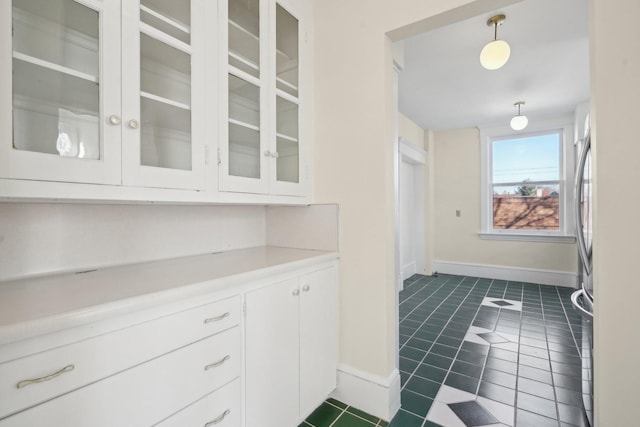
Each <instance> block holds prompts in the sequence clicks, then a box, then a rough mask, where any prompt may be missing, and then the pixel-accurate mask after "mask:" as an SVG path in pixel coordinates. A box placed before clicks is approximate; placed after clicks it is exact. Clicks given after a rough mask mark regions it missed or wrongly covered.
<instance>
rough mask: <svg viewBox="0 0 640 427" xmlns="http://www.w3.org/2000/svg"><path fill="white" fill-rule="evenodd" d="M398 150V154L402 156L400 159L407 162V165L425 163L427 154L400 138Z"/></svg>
mask: <svg viewBox="0 0 640 427" xmlns="http://www.w3.org/2000/svg"><path fill="white" fill-rule="evenodd" d="M399 140H400V141H399V142H400V144H399V148H400V154H401V155H402V159H403V160H405V161H407V163H413V164H419V165H424V164H425V163H426V158H427V152H426V151H424V150H423V149H421V148H419V147H416V146H415V145H413V144H412V143H411V142H409V140H407V139H405V138H403V137H400V138H399Z"/></svg>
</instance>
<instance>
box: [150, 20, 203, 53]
mask: <svg viewBox="0 0 640 427" xmlns="http://www.w3.org/2000/svg"><path fill="white" fill-rule="evenodd" d="M140 32H141V33H142V34H145V35H147V36H149V37H151V38H152V39H155V40H157V41H159V42H162V43H164V44H167V45H169V46H171V47H173V48H176V49H178V50H180V51H182V52H184V53H186V54H188V55H191V54H192V51H193V49H192V48H191V46H190V45H189V44H187V43H185V42H183V41H182V40H180V39H177V38H176V37H174V36H172V35H169V34H167V33H165V32H164V31H162V30H159V29H157V28H155V27H152V26H151V25H149V24H146V23H144V22H141V23H140Z"/></svg>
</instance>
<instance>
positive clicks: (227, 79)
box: [219, 0, 302, 195]
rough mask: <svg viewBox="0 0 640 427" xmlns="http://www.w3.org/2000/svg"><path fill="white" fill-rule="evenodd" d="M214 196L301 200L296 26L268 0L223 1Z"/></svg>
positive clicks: (298, 50)
mask: <svg viewBox="0 0 640 427" xmlns="http://www.w3.org/2000/svg"><path fill="white" fill-rule="evenodd" d="M221 4H223V5H224V6H223V7H224V8H226V9H227V10H226V13H224V12H225V11H223V13H221V16H223V17H226V22H220V24H219V25H221V26H222V25H226V26H227V34H226V36H227V37H226V40H223V43H224V45H225V46H224V48H225V49H223V50H226V55H227V57H226V58H224V59H223V60H224V61H225V63H226V64H227V72H226V73H224V74H225V75H224V76H222V77H221V79H222V80H221V82H220V83H221V85H220V86H221V87H222V88H224V90H223V92H224V93H226V94H227V100H226V102H224V103H223V105H220V110H221V113H222V115H223V116H224V117H226V118H227V122H226V123H224V124H223V125H221V129H220V153H219V154H220V155H219V165H220V169H219V172H220V176H219V178H220V189H221V190H222V191H233V192H247V193H270V194H276V195H278V194H279V195H302V187H301V185H300V184H301V182H302V180H301V175H302V174H301V147H300V134H301V133H300V125H299V123H300V95H299V92H300V90H299V65H298V63H299V57H300V55H299V52H300V46H299V44H300V43H299V33H300V30H299V22H298V19H297V18H296V17H295V16H294V15H293V14H291V13H290V12H289V11H288V10H287V9H285V8H284V7H282V6H281V5H280V4H278V3H277V2H276V1H274V0H223V1H222V2H221Z"/></svg>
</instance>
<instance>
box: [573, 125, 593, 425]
mask: <svg viewBox="0 0 640 427" xmlns="http://www.w3.org/2000/svg"><path fill="white" fill-rule="evenodd" d="M585 127H586V131H585V137H584V139H583V140H581V141H580V142H579V144H580V145H581V147H580V150H579V151H580V154H579V159H580V160H579V162H578V168H577V170H576V181H575V193H574V194H575V214H576V237H577V241H578V254H579V263H578V264H579V267H578V290H577V291H575V292H574V293H573V294H572V295H571V302H572V303H573V307H574V308H575V309H576V310H577V311H578V312H579V313H580V315H581V316H582V334H581V335H582V348H581V356H582V401H583V403H584V409H585V413H586V416H587V419H588V420H589V423H590V425H591V426H592V427H593V426H594V420H593V304H594V300H593V279H592V270H593V262H592V246H593V233H592V226H593V219H592V218H593V215H592V213H593V210H592V209H593V203H592V201H593V197H592V195H593V181H592V170H591V132H590V128H589V118H588V117H587V125H586V126H585Z"/></svg>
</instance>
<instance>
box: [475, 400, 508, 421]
mask: <svg viewBox="0 0 640 427" xmlns="http://www.w3.org/2000/svg"><path fill="white" fill-rule="evenodd" d="M476 401H477V402H478V403H479V404H480V405H482V406H483V407H484V409H486V410H487V411H489V412H491V414H493V416H494V417H496V418H497V419H498V420H499V421H500V422H501V423H504V424H506V425H508V426H513V425H514V412H513V406H509V405H505V404H504V403H500V402H496V401H494V400H490V399H486V398H484V397H482V396H478V398H477V399H476Z"/></svg>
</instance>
